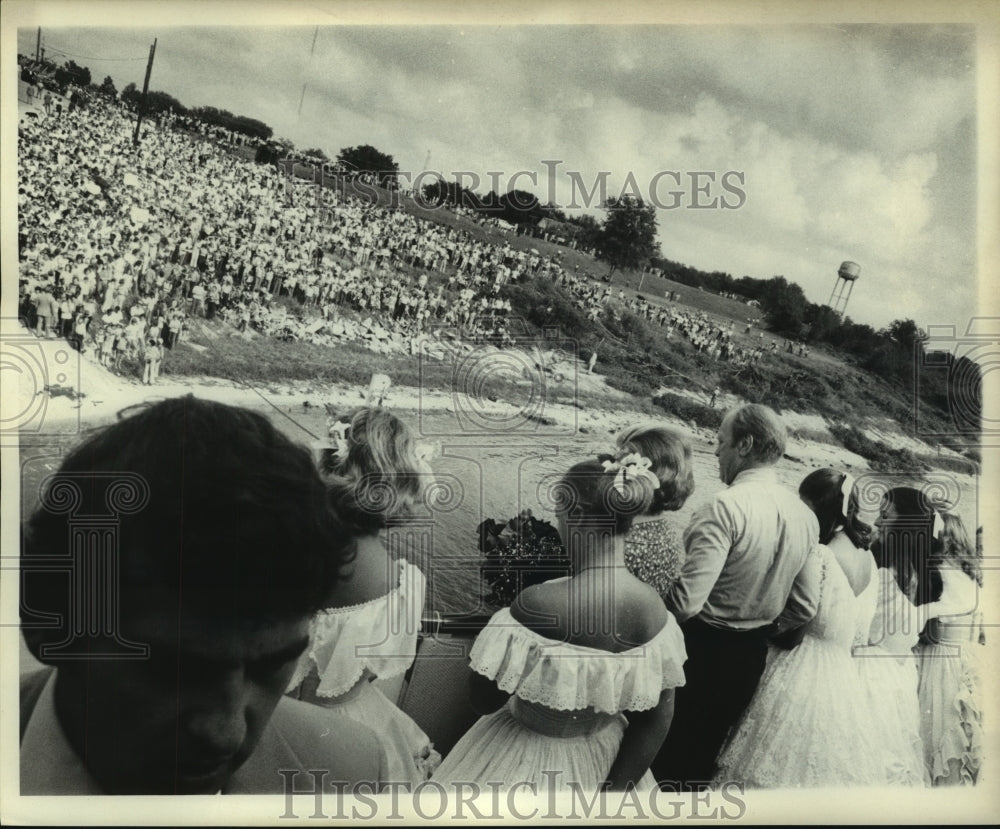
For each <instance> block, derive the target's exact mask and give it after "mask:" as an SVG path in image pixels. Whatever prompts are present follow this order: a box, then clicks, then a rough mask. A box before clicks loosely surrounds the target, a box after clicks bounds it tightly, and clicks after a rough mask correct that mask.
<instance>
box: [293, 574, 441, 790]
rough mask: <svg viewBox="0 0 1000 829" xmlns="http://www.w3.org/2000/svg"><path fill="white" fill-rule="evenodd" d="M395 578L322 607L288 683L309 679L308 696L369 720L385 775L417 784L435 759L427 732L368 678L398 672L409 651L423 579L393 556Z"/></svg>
mask: <svg viewBox="0 0 1000 829" xmlns="http://www.w3.org/2000/svg"><path fill="white" fill-rule="evenodd" d="M397 567H398V574H399V581H398V583H397V586H396V587H395V588H394V589H393V590H391V591H390V592H389V593H387V594H386V595H385V596H380V597H378V598H376V599H372V600H371V601H368V602H364V603H362V604H357V605H352V606H350V607H342V608H328V609H327V610H323V611H321V612H320V613H318V614H316V616H315V617H314V618H313V620H312V623H311V625H310V642H309V647H308V648H307V650H306V652H305V653H304V654H303V655H302V658H301V659H300V660H299V663H298V665H297V666H296V670H295V673H294V674H293V676H292V681H291V683H290V684H289V690H294V689H295V688H298V687H299V686H300V685H302V684H303V682H304V681H306V680H307V679H308V681H306V682H305V685H306V686H310V685H311V684H312V683H315V690H313V691H310V692H311V693H315V702H317V703H318V704H319V705H322V706H324V707H325V708H327V709H328V710H329V712H330V714H331V716H343V717H348V718H349V719H351V720H353V721H355V722H359V723H361V724H362V725H366V726H368V727H369V728H371V729H372V730H373V731H374V732H375V733H376V735H377V736H378V738H379V742H380V743H381V744H382V748H383V749H384V750H385V754H386V760H387V763H388V775H389V780H387V781H383V782H392V783H402V784H408V785H410V786H412V785H416V784H419V783H421V782H423V781H425V780H427V778H428V777H429V776H430V775H431V773H432V772H433V771H434V769H436V768H437V766H438V764H439V763H440V762H441V755H440V754H439V753H438V752H437V751H435V750H434V746H433V744H432V743H431V741H430V739H429V738H428V736H427V735H426V734H425V733H424V732H423V730H422V729H421V728H420V726H418V725H417V724H416V723H415V722H414V721H413V720H412V719H411V718H410V717H409V716H408V715H407V714H406V713H404V712H403V711H401V710H400V709H399V708H398V707H397V706H396V705H395V704H394V703H393V702H392V701H391V700H390V699H388V698H387V697H386V696H385V695H384V694H383V693H382V692H381V691H380V690H379V689H378V688H377V687H376V686H375V685H373V684H372V683H371V682H370V681H368V680H370V679H372V678H373V677H379V678H385V677H392V676H397V675H399V674H401V673H404V672H405V671H406V670H407V669H408V668H409V667H410V665H411V664H412V663H413V659H414V656H415V654H416V645H417V634H418V633H419V632H420V624H421V616H422V614H423V606H424V591H425V586H426V580H425V578H424V574H423V573H422V572H421V571H420V569H419V568H418V567H416V566H414V565H413V564H410V563H408V562H406V561H402V560H400V561H398V562H397Z"/></svg>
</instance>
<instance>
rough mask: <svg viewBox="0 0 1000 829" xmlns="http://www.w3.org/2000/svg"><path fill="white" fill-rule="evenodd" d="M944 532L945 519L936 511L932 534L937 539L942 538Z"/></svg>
mask: <svg viewBox="0 0 1000 829" xmlns="http://www.w3.org/2000/svg"><path fill="white" fill-rule="evenodd" d="M943 531H944V519H943V518H941V513H940V512H938V511H937V510H934V529H933V530H931V534H932V535H933V536H934V537H935V538H940V537H941V533H942V532H943Z"/></svg>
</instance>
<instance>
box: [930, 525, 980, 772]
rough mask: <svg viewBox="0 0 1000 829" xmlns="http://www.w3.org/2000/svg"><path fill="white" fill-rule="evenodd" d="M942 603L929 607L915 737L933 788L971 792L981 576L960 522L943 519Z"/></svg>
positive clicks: (975, 763)
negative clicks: (920, 742)
mask: <svg viewBox="0 0 1000 829" xmlns="http://www.w3.org/2000/svg"><path fill="white" fill-rule="evenodd" d="M938 543H939V545H940V563H939V565H938V572H939V573H940V575H941V582H942V585H941V599H940V600H939V601H937V602H934V603H933V604H932V605H930V606H929V609H928V615H929V616H931V617H932V618H931V621H930V623H929V624H928V625H927V627H926V628H925V630H924V635H923V636H922V637H921V640H920V645H919V646H918V647H917V655H918V657H919V673H920V685H919V690H918V697H919V700H920V716H921V719H920V734H921V737H922V738H923V746H924V762H925V765H926V766H927V771H928V774H929V775H930V778H931V783H932V784H933V785H935V786H956V785H974V784H975V783H976V782H977V781H978V779H979V770H980V766H981V765H982V752H983V711H982V700H981V698H980V694H981V687H980V673H981V671H980V662H981V652H982V650H983V648H982V645H981V644H980V637H981V634H982V622H983V614H982V611H981V610H980V605H979V589H980V587H981V586H982V574H981V568H980V565H979V557H978V554H977V551H976V549H975V548H974V547H973V546H972V544H971V543H970V541H969V535H968V533H967V532H966V530H965V525H964V523H963V522H962V519H961V518H959V517H958V516H957V515H951V514H948V513H945V514H942V515H941V532H940V535H939V539H938Z"/></svg>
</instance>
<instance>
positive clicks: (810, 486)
mask: <svg viewBox="0 0 1000 829" xmlns="http://www.w3.org/2000/svg"><path fill="white" fill-rule="evenodd" d="M853 483H854V481H853V478H851V476H850V475H845V474H844V473H841V472H837V471H836V470H833V469H818V470H816V471H815V472H813V473H811V474H810V475H808V476H806V478H805V479H804V480H803V481H802V483H801V484H800V485H799V496H800V497H801V498H802V500H803V501H804V502H805V503H806V504H807V505H808V506H809V507H810V509H812V511H813V512H814V513H815V514H816V518H817V520H818V522H819V541H820V545H819V547H818V555H819V561H820V568H821V581H820V598H819V608H818V610H817V612H816V615H815V616H814V617H813V618H812V620H810V621H809V622H807V623H806V625H805V626H804V627H803V628H801V629H800V631H801V640H800V641H799V642H798V643H797V644H794V643H793V642H790V641H787V640H786V641H784V642H783V643H782V644H781V645H772V646H771V647H770V649H769V652H768V655H767V665H766V667H765V669H764V673H763V675H762V676H761V679H760V684H759V685H758V686H757V691H756V692H755V694H754V697H753V699H752V700H751V702H750V705H749V706H748V707H747V709H746V711H745V712H744V714H743V717H742V719H741V720H740V722H739V723H738V724H737V726H736V727H735V728H734V730H733V732H732V733H731V735H730V737H729V740H728V742H727V744H726V745H725V746H724V747H723V749H722V752H721V754H720V755H719V758H718V768H717V771H716V778H715V779H716V781H717V782H718V783H722V782H725V781H730V780H737V781H741V782H743V783H744V784H745V785H747V786H748V787H753V788H790V787H820V786H877V785H880V784H882V783H884V782H886V776H885V764H884V758H883V754H882V747H881V745H879V744H878V743H877V742H876V741H875V740H874V739H873V735H874V734H875V733H876V728H877V725H878V724H877V723H876V722H875V719H874V714H873V711H872V710H871V708H870V707H869V705H868V700H867V698H866V696H865V691H866V689H865V685H864V684H863V682H862V680H861V677H860V676H859V675H858V671H857V669H856V666H855V662H856V660H855V659H854V658H853V656H852V653H853V649H854V647H855V645H857V644H861V645H867V643H868V632H869V628H870V626H871V623H872V616H873V615H874V613H875V603H876V600H877V591H878V585H879V579H878V575H877V572H876V566H875V560H874V558H873V557H872V554H871V553H870V552H868V549H867V546H868V538H869V535H870V533H871V528H870V527H868V526H867V525H866V524H864V523H862V522H861V521H860V519H859V518H858V514H857V513H858V503H857V498H856V496H855V495H854V492H853ZM789 645H793V647H791V649H789V647H788V646H789Z"/></svg>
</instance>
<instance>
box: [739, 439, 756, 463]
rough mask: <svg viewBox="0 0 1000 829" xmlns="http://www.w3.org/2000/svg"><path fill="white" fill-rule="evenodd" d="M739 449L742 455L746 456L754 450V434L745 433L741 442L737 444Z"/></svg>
mask: <svg viewBox="0 0 1000 829" xmlns="http://www.w3.org/2000/svg"><path fill="white" fill-rule="evenodd" d="M737 450H738V451H739V453H740V457H743V458H745V457H746V456H747V455H749V454H750V452H752V451H753V435H744V436H743V437H742V438H740V442H739V444H738V445H737Z"/></svg>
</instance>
